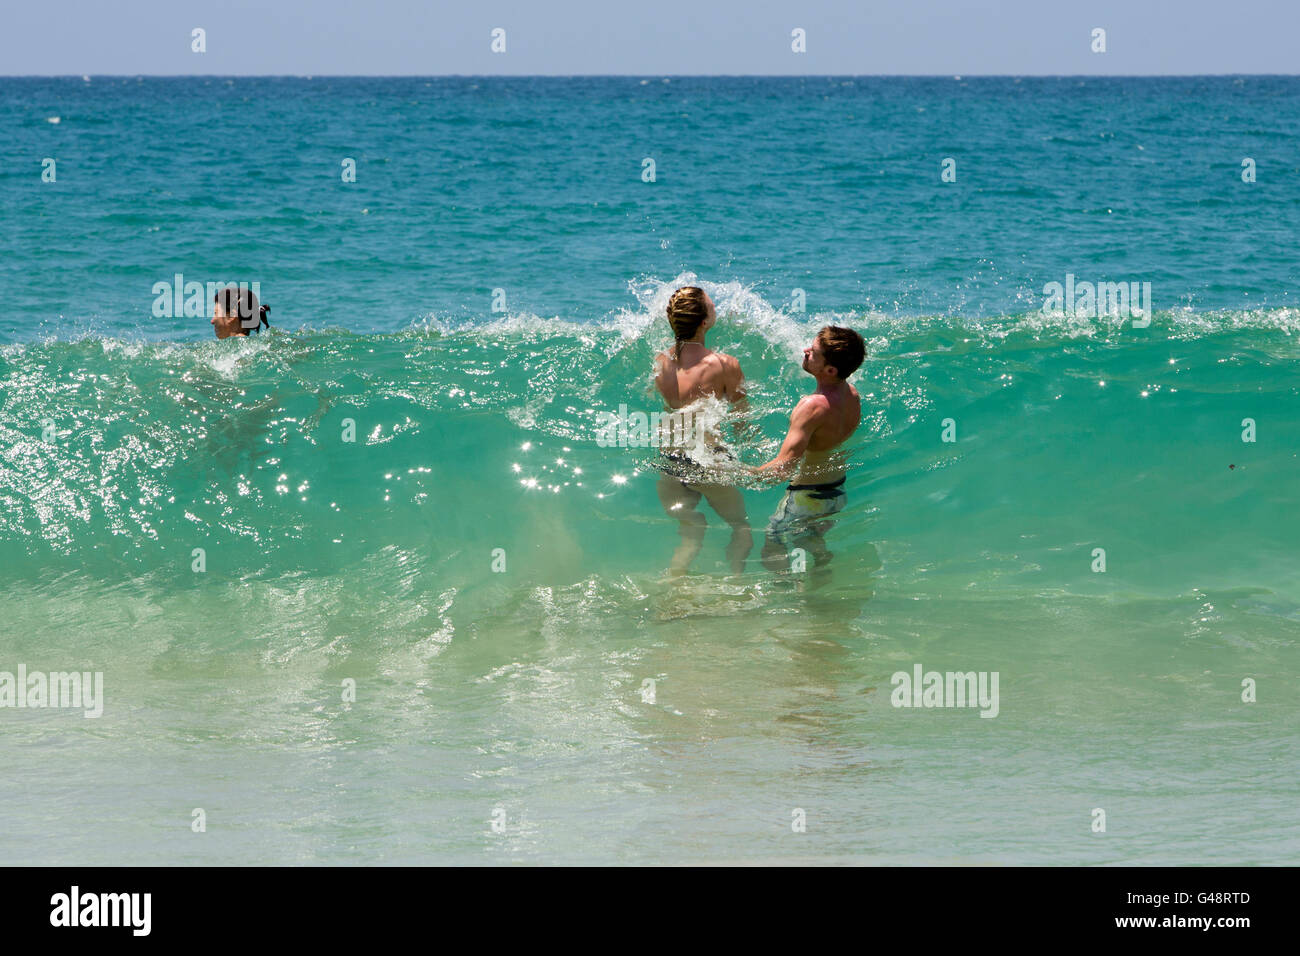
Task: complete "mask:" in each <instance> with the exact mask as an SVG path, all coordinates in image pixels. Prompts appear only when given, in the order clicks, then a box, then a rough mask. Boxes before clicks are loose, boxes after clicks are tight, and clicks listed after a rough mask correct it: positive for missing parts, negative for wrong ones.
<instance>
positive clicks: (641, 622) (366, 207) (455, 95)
mask: <svg viewBox="0 0 1300 956" xmlns="http://www.w3.org/2000/svg"><path fill="white" fill-rule="evenodd" d="M0 129H2V130H3V131H4V143H5V147H4V162H3V163H2V164H0V215H2V217H3V224H4V228H3V229H0V297H2V300H3V303H4V307H3V309H0V766H2V767H3V768H4V775H3V776H4V783H3V785H0V822H2V823H3V825H2V826H0V861H3V862H5V863H7V864H54V863H59V864H77V865H109V864H166V865H228V864H399V863H400V864H406V863H449V864H518V863H525V864H527V863H560V864H588V863H592V864H633V863H635V864H683V863H868V864H959V865H967V864H976V865H983V864H994V865H999V864H1050V865H1055V864H1203V863H1215V864H1286V863H1291V864H1293V863H1295V862H1296V860H1297V858H1298V857H1300V809H1298V807H1297V802H1296V799H1295V780H1296V777H1297V773H1298V772H1300V744H1298V741H1297V732H1296V731H1297V727H1300V696H1298V695H1297V693H1296V688H1297V680H1298V679H1300V656H1298V654H1297V647H1298V646H1300V549H1298V548H1297V545H1296V542H1297V540H1300V514H1297V509H1296V507H1295V488H1296V485H1295V484H1294V482H1295V480H1296V478H1297V474H1298V473H1300V462H1298V461H1297V454H1298V453H1300V404H1298V402H1297V398H1298V396H1297V378H1296V375H1295V371H1294V370H1295V367H1296V366H1295V363H1296V361H1297V359H1298V358H1300V341H1298V339H1297V332H1300V301H1297V292H1296V290H1297V280H1298V279H1300V255H1298V254H1297V252H1296V246H1295V239H1296V236H1297V235H1298V234H1300V152H1298V151H1297V143H1298V142H1300V78H1294V77H1266V76H1243V77H1230V76H1227V77H1190V78H1178V79H1173V78H1150V79H1128V78H1114V79H1097V78H1085V77H1059V78H1023V79H1017V78H975V77H966V78H961V77H935V78H890V77H804V78H741V77H733V78H726V77H718V78H689V77H675V76H674V77H657V76H656V77H648V78H628V77H620V78H599V77H591V78H551V79H543V78H489V77H443V78H428V79H421V78H405V79H379V78H337V77H298V78H287V77H285V78H223V77H198V78H161V77H134V76H132V77H100V76H92V77H84V78H83V77H67V78H56V79H18V78H9V79H0ZM49 161H52V163H51V162H49ZM647 161H649V162H647ZM349 164H350V165H349ZM353 173H354V174H355V181H350V180H349V176H351V175H352V174H353ZM225 282H248V283H257V288H258V289H259V293H258V294H259V297H260V299H261V301H262V302H264V303H266V304H268V305H270V307H271V313H270V316H269V318H270V320H271V324H272V328H271V329H270V330H268V331H263V332H261V333H260V334H258V335H254V336H250V337H248V338H238V339H227V340H223V341H217V340H216V339H215V338H214V336H213V331H212V328H211V326H210V325H209V323H208V316H207V315H205V314H198V313H200V312H202V311H204V310H206V309H210V299H211V295H210V294H209V290H208V288H207V285H206V284H207V283H223V284H224V283H225ZM192 283H197V284H198V287H199V288H200V289H201V290H202V294H201V295H198V296H197V298H195V300H194V301H195V308H189V307H187V305H186V300H187V297H189V296H190V289H189V288H188V287H189V285H190V284H192ZM1054 283H1055V284H1058V287H1059V290H1060V291H1061V298H1062V299H1063V301H1058V302H1053V301H1051V300H1052V295H1053V292H1052V291H1051V290H1052V289H1053V285H1052V284H1054ZM1103 283H1117V284H1119V283H1122V284H1123V285H1122V288H1123V290H1124V291H1132V293H1133V297H1132V301H1131V302H1128V303H1126V304H1127V305H1128V306H1129V307H1130V308H1128V310H1127V312H1126V311H1125V309H1124V307H1123V305H1124V304H1119V305H1117V303H1119V300H1118V299H1117V297H1116V296H1117V294H1118V293H1117V291H1116V289H1117V288H1118V287H1110V289H1109V294H1110V299H1109V300H1106V301H1107V302H1108V307H1107V308H1095V307H1091V306H1090V305H1089V300H1088V299H1087V297H1086V296H1085V295H1084V293H1083V292H1081V291H1080V290H1083V289H1085V288H1088V289H1092V288H1097V289H1100V287H1101V284H1103ZM688 284H699V285H702V286H703V287H704V288H706V289H707V290H708V291H709V293H710V294H711V296H712V297H713V299H714V301H715V302H716V304H717V312H718V322H717V325H716V327H715V328H714V329H713V330H712V331H711V332H710V333H709V344H710V345H711V346H713V347H714V348H717V349H721V350H723V351H725V352H728V353H730V354H733V355H735V356H736V357H737V358H738V359H739V360H740V362H741V365H742V368H743V370H744V372H745V374H746V377H747V379H748V382H749V390H750V401H751V405H752V408H751V410H750V412H749V413H748V420H749V421H750V422H751V423H752V424H753V425H754V426H755V428H754V430H753V431H751V432H738V433H737V437H736V438H735V439H734V441H733V444H732V448H733V450H734V451H735V453H736V454H737V456H738V457H739V458H741V459H742V460H743V461H745V462H747V463H749V464H760V463H762V462H763V461H766V460H767V459H769V458H771V457H772V456H773V455H774V454H775V451H776V449H777V448H778V447H779V444H780V441H781V439H782V437H783V436H784V433H785V428H786V424H787V420H788V415H789V411H790V409H791V407H792V406H793V405H794V403H795V402H796V401H797V400H798V398H799V396H800V395H802V394H805V393H807V392H808V391H811V387H812V379H811V378H810V377H809V376H807V375H806V374H805V373H803V372H802V371H801V370H800V367H799V358H800V351H801V349H802V348H803V347H804V346H805V345H807V344H808V342H809V341H810V340H811V338H812V336H813V335H814V334H815V333H816V331H817V329H819V328H820V327H822V326H823V325H826V324H840V325H848V326H850V327H853V328H855V329H857V330H859V331H860V332H861V333H862V335H863V336H864V338H865V339H866V341H867V345H868V357H867V360H866V362H865V364H864V365H863V367H862V369H861V370H860V371H859V372H858V373H857V374H856V375H855V376H854V378H853V382H854V384H855V385H856V387H857V388H858V390H859V391H860V392H861V394H862V397H863V420H862V425H861V427H860V428H859V430H858V433H857V435H856V436H855V438H854V439H853V441H852V442H851V448H850V453H851V462H852V468H851V470H850V473H849V477H848V481H847V496H848V506H847V508H846V509H845V511H844V512H842V513H841V514H840V515H839V516H838V520H837V522H836V524H835V526H834V527H833V528H832V529H831V530H830V531H829V533H828V534H827V537H826V541H827V545H828V547H829V548H830V550H831V552H833V555H834V556H833V558H832V559H831V560H830V562H829V563H828V564H826V565H825V566H818V567H814V568H811V569H809V570H800V571H794V570H792V571H791V572H789V573H783V574H774V573H772V572H769V571H767V570H765V569H764V568H763V567H762V565H761V564H760V562H759V561H758V544H759V542H760V541H761V536H762V533H763V530H764V528H765V526H766V522H767V519H768V517H769V516H770V515H771V514H772V512H773V511H774V510H775V508H776V507H777V505H778V503H779V502H780V499H781V495H782V492H781V489H780V488H779V487H769V488H764V487H760V486H758V485H755V484H752V483H751V484H747V485H746V487H745V489H744V497H745V502H746V508H747V511H748V514H749V518H750V521H751V524H752V526H753V530H754V535H755V542H756V547H755V551H754V554H753V555H752V556H751V558H750V562H749V565H748V566H747V568H746V570H745V573H744V574H742V575H739V576H736V575H732V574H731V573H730V570H729V568H728V567H727V565H726V562H725V560H724V557H725V556H724V551H723V549H724V546H725V544H726V541H727V537H728V529H727V528H726V526H725V525H724V524H722V522H721V521H719V519H718V518H717V516H716V515H714V514H713V513H712V512H711V511H709V510H708V509H707V508H705V509H704V513H705V514H706V515H708V517H709V529H708V532H707V534H706V537H705V543H704V548H703V551H702V552H701V553H700V555H699V556H698V558H697V559H696V561H695V563H694V565H693V568H692V572H693V573H692V574H690V575H689V576H687V577H685V578H683V579H679V580H670V579H668V578H667V577H666V576H665V569H666V567H667V565H668V562H669V559H670V556H671V555H672V552H673V549H674V547H675V546H676V544H677V541H678V536H677V526H676V525H677V523H676V521H675V520H673V519H671V518H669V517H668V516H666V515H665V513H664V511H663V508H662V507H661V506H660V503H659V499H658V497H657V495H656V490H655V485H656V476H657V472H656V470H655V466H654V465H655V449H653V448H648V447H626V445H627V444H628V443H623V444H622V445H615V446H610V445H609V443H608V442H600V441H598V440H597V437H598V432H599V427H598V425H599V423H600V421H601V420H602V415H605V414H608V413H611V412H617V411H618V409H619V407H620V405H622V406H626V407H627V408H629V409H632V410H639V411H642V412H645V413H650V412H653V411H656V410H658V409H659V408H660V407H661V406H660V405H659V403H658V402H657V400H656V398H655V396H654V395H653V393H652V392H651V390H650V374H651V366H652V361H653V357H654V355H655V354H656V353H657V352H658V351H660V350H662V349H663V348H665V347H667V346H668V345H669V344H670V343H671V335H670V333H669V330H668V326H667V323H666V321H665V318H664V308H665V305H666V302H667V299H668V296H669V295H670V294H671V292H672V291H673V290H674V289H676V288H677V287H679V286H681V285H688ZM1067 290H1068V295H1067V294H1066V293H1067ZM178 300H179V304H180V306H181V307H180V308H179V309H178V308H177V307H176V306H177V304H178ZM1139 301H1140V302H1141V303H1142V306H1143V308H1142V309H1141V310H1138V309H1135V308H1132V306H1133V305H1134V304H1135V303H1137V302H1139ZM200 304H201V305H202V308H199V305H200ZM1288 370H1290V371H1288ZM1288 489H1291V490H1290V491H1288ZM20 667H22V668H24V669H25V672H26V673H28V674H30V673H32V672H39V673H41V674H55V673H60V672H77V673H78V674H84V675H92V674H99V675H102V695H101V699H100V700H98V702H97V704H98V705H100V706H102V713H101V714H100V715H99V716H89V717H88V716H86V715H85V710H86V709H87V708H81V707H69V706H65V707H54V706H40V705H38V704H36V703H34V702H33V700H32V699H31V697H30V694H29V692H28V688H27V686H26V685H24V686H23V687H22V688H21V689H20V688H19V687H18V681H17V677H16V675H17V674H18V673H19V668H20ZM931 672H934V673H937V674H938V675H940V677H943V675H946V674H949V673H955V674H971V675H972V676H974V675H979V678H980V681H981V682H982V683H981V684H980V686H981V687H986V686H989V685H988V683H987V681H986V680H985V678H990V679H992V678H994V677H995V678H996V683H994V684H992V685H991V686H993V687H996V697H997V701H996V705H995V706H994V705H991V704H987V703H986V705H984V706H974V704H975V703H976V702H975V701H973V700H970V699H967V700H965V702H964V704H960V703H959V704H957V705H954V701H953V700H952V695H951V693H949V694H947V696H944V695H942V694H940V695H938V697H937V698H936V699H937V702H938V703H940V704H947V705H949V706H937V705H935V704H936V701H935V700H931V699H930V698H929V697H925V696H923V695H922V693H921V688H919V687H918V688H916V691H915V696H913V695H912V692H911V691H910V690H908V688H909V686H910V684H909V683H908V682H909V681H911V680H912V676H913V675H915V674H918V673H919V674H920V675H921V676H922V682H923V683H926V684H928V683H929V679H928V677H926V676H925V675H928V674H930V673H931ZM6 673H8V674H11V675H14V676H13V678H12V679H11V681H10V683H9V694H10V696H9V698H8V699H6V697H5V693H6V692H5V679H4V675H5V674H6ZM900 675H901V677H900ZM87 684H88V685H89V684H90V681H89V680H87ZM947 684H948V685H951V684H952V681H951V680H949V681H948V682H947ZM958 686H959V687H960V681H959V682H958ZM972 686H974V685H973V684H972ZM947 689H948V690H951V686H948V687H947ZM20 699H23V700H24V702H25V703H26V704H28V705H29V706H22V707H20V706H18V701H19V700H20ZM50 702H52V701H51V700H47V701H46V704H49V703H50ZM904 705H906V706H904Z"/></svg>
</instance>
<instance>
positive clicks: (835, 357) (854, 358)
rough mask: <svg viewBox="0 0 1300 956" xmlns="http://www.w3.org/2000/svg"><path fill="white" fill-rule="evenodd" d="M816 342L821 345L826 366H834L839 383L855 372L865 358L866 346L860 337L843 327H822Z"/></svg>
mask: <svg viewBox="0 0 1300 956" xmlns="http://www.w3.org/2000/svg"><path fill="white" fill-rule="evenodd" d="M817 341H818V342H819V343H820V344H821V347H822V355H823V356H825V358H826V364H827V365H833V366H835V371H836V372H838V373H839V376H840V380H841V381H843V380H844V379H846V378H848V377H849V376H850V375H852V374H853V373H854V372H856V371H857V370H858V369H859V368H860V367H861V366H862V360H863V359H864V358H866V357H867V344H866V343H865V342H863V341H862V336H860V335H858V333H857V332H854V331H853V330H852V329H846V328H844V327H843V326H839V325H827V326H825V327H823V328H822V330H821V331H820V332H818V333H817Z"/></svg>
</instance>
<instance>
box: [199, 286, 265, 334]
mask: <svg viewBox="0 0 1300 956" xmlns="http://www.w3.org/2000/svg"><path fill="white" fill-rule="evenodd" d="M212 301H213V302H214V303H215V305H214V307H213V310H212V328H213V329H215V330H216V333H217V338H219V339H227V338H230V336H232V335H247V334H248V333H249V331H250V330H257V331H259V332H260V331H261V329H262V326H264V325H265V326H266V327H267V328H270V327H271V323H270V322H268V321H267V318H266V313H268V312H270V311H271V307H270V306H269V305H262V306H259V305H258V304H257V295H256V294H254V292H253V290H252V289H245V288H242V287H240V286H234V285H230V286H226V287H225V288H224V289H219V290H217V294H216V295H215V296H214V297H213V300H212Z"/></svg>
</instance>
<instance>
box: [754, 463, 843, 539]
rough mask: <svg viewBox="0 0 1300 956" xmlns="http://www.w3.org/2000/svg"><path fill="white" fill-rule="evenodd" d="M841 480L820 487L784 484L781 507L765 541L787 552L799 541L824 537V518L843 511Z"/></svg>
mask: <svg viewBox="0 0 1300 956" xmlns="http://www.w3.org/2000/svg"><path fill="white" fill-rule="evenodd" d="M847 500H848V498H847V496H846V495H845V494H844V479H843V478H841V479H840V480H839V481H832V482H829V483H827V484H824V485H786V488H785V497H784V498H783V499H782V500H781V507H779V508H777V509H776V513H775V514H774V515H772V520H771V521H770V522H768V525H767V540H768V541H771V542H773V543H775V544H778V545H780V546H781V547H782V548H785V549H786V550H789V549H790V548H791V547H793V546H794V544H795V543H796V542H797V541H798V540H799V539H800V538H805V537H808V536H810V535H815V534H825V533H826V531H828V530H829V528H830V523H829V522H825V521H824V519H826V518H829V517H830V516H831V515H833V514H836V513H838V512H840V511H842V510H843V509H844V504H845V502H846V501H847Z"/></svg>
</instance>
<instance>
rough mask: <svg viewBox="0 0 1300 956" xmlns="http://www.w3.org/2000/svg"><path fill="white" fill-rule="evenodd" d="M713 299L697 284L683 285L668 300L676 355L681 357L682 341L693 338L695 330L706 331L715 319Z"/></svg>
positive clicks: (669, 320) (669, 322)
mask: <svg viewBox="0 0 1300 956" xmlns="http://www.w3.org/2000/svg"><path fill="white" fill-rule="evenodd" d="M717 315H718V314H717V311H716V310H715V309H714V308H713V300H712V299H710V298H709V294H708V293H707V292H705V291H704V290H703V289H701V288H700V287H699V286H694V285H688V286H683V287H682V288H680V289H678V290H677V291H676V292H674V293H673V294H672V297H671V298H669V300H668V324H669V325H670V326H671V327H672V330H673V338H674V339H676V340H677V357H678V358H679V359H680V358H681V357H682V343H683V342H685V341H687V340H688V339H693V338H695V335H696V333H697V332H700V331H701V330H703V331H706V332H707V331H708V330H709V329H710V328H712V327H713V323H714V322H716V321H717Z"/></svg>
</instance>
